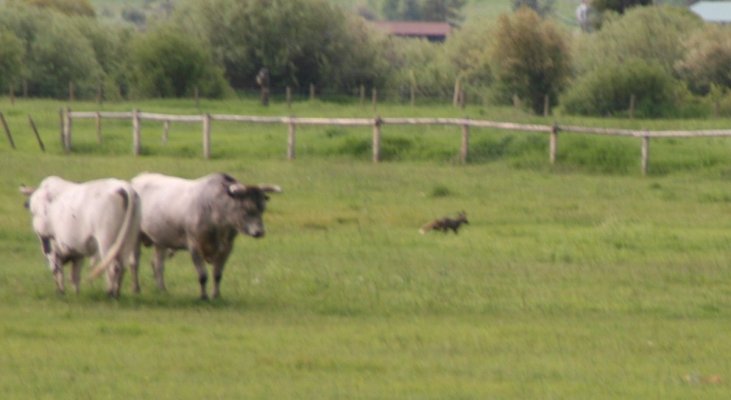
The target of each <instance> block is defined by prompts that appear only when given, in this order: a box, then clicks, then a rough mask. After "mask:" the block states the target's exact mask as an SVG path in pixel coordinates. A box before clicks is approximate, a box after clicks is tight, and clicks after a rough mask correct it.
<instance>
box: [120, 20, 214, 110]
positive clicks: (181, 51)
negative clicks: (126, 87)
mask: <svg viewBox="0 0 731 400" xmlns="http://www.w3.org/2000/svg"><path fill="white" fill-rule="evenodd" d="M131 65H132V77H131V89H132V93H133V95H134V96H143V97H183V96H191V95H193V93H194V91H195V90H196V89H198V90H199V91H200V93H201V94H202V95H205V96H208V97H214V98H215V97H221V96H224V95H225V94H227V85H226V82H225V80H224V78H223V74H222V71H220V70H219V69H218V68H217V67H216V65H215V64H214V63H213V62H212V60H211V59H210V56H209V54H208V53H207V52H206V50H205V48H204V47H203V45H202V44H201V43H199V42H197V41H196V40H194V39H193V38H191V37H189V36H187V35H186V34H185V33H184V32H182V31H179V30H176V29H172V28H167V27H165V28H160V29H159V30H157V31H155V32H151V33H148V34H146V35H145V36H143V37H138V38H137V40H136V41H135V42H134V43H133V45H132V50H131Z"/></svg>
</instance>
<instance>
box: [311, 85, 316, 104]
mask: <svg viewBox="0 0 731 400" xmlns="http://www.w3.org/2000/svg"><path fill="white" fill-rule="evenodd" d="M310 100H315V85H314V84H313V83H310Z"/></svg>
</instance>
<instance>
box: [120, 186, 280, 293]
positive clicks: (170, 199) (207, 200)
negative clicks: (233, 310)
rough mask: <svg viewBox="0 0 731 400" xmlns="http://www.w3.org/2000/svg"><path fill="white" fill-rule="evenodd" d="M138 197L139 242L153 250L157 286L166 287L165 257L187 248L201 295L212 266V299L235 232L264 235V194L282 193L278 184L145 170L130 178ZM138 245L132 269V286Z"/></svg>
mask: <svg viewBox="0 0 731 400" xmlns="http://www.w3.org/2000/svg"><path fill="white" fill-rule="evenodd" d="M132 186H133V187H134V189H135V191H137V193H139V195H140V198H141V199H142V204H143V205H144V206H143V207H142V226H141V233H140V242H141V243H143V244H145V245H146V246H150V245H153V246H154V248H155V254H154V259H153V262H152V268H153V271H154V273H155V279H156V280H157V286H158V288H159V289H160V290H165V281H164V277H163V275H164V263H165V256H166V255H167V254H168V253H169V252H171V251H175V250H188V251H189V252H190V254H191V257H192V259H193V264H195V268H196V270H197V272H198V282H199V283H200V292H201V298H202V299H207V298H208V294H207V292H206V283H207V281H208V274H207V272H206V265H205V263H206V262H208V263H210V264H212V265H213V277H214V287H213V297H214V298H215V297H218V296H219V295H220V290H219V288H220V283H221V278H222V277H223V267H224V265H225V264H226V260H227V259H228V256H229V254H230V253H231V250H232V248H233V241H234V238H235V237H236V235H237V233H239V232H240V233H243V234H245V235H249V236H252V237H255V238H261V237H263V236H264V224H263V222H262V218H261V217H262V213H264V210H265V208H266V201H267V200H268V199H269V197H268V196H267V195H266V193H268V192H281V189H280V188H279V186H276V185H244V184H241V183H239V182H238V181H236V179H234V178H232V177H231V176H229V175H227V174H211V175H207V176H204V177H202V178H199V179H195V180H188V179H182V178H177V177H172V176H166V175H160V174H151V173H143V174H140V175H138V176H137V177H135V178H134V179H132ZM139 253H140V251H139V245H138V248H137V251H136V252H135V261H134V262H133V263H132V266H131V269H132V274H133V279H134V281H135V283H134V284H135V286H136V287H139V284H138V283H137V282H138V278H137V271H138V265H139Z"/></svg>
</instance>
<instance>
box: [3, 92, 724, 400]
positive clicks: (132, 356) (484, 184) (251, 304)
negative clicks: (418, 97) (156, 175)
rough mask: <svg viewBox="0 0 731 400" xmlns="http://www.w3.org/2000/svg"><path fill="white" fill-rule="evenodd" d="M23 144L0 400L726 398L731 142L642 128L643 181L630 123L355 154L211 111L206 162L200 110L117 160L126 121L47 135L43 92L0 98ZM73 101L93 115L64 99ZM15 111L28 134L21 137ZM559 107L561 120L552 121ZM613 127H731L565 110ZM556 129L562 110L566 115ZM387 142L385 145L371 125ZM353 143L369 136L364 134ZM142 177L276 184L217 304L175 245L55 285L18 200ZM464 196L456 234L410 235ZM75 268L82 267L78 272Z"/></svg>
mask: <svg viewBox="0 0 731 400" xmlns="http://www.w3.org/2000/svg"><path fill="white" fill-rule="evenodd" d="M0 101H2V103H0V104H4V105H3V106H2V109H0V111H2V112H3V114H4V115H5V116H6V118H7V119H8V121H9V125H10V127H11V129H13V134H14V138H15V141H16V145H17V150H11V149H10V148H9V146H8V145H7V144H6V143H2V145H0V183H1V184H0V221H2V223H0V254H2V255H3V256H4V257H5V261H4V262H3V263H0V315H1V316H2V318H0V393H3V395H2V397H3V398H4V399H27V398H38V399H86V398H89V399H99V398H108V399H128V398H154V399H194V398H202V397H212V398H225V399H228V398H261V399H272V398H315V399H329V398H332V399H335V398H339V399H340V398H356V399H357V398H368V399H376V398H377V399H381V398H392V399H472V398H479V399H483V398H497V399H547V398H561V399H566V398H575V399H587V398H591V399H618V398H623V399H625V398H632V399H688V398H703V399H726V398H728V397H729V395H730V394H731V387H730V385H731V361H729V358H728V356H727V354H728V353H729V352H730V351H731V341H729V340H728V330H729V329H730V328H731V311H729V310H731V267H730V266H729V264H730V263H731V250H730V247H731V235H730V234H729V230H730V229H731V219H729V218H727V216H728V215H729V212H730V211H731V210H730V209H731V187H729V179H731V161H729V155H731V141H728V140H724V139H697V140H696V139H694V140H668V141H657V143H655V142H653V145H652V167H651V170H650V176H648V177H641V176H640V173H639V142H638V141H635V140H633V139H626V140H625V139H615V138H592V137H582V136H578V135H568V134H567V135H562V136H561V139H560V151H559V160H558V161H559V162H558V163H557V165H555V166H550V165H548V162H547V158H548V156H547V149H546V147H547V139H546V138H545V137H543V136H541V135H538V134H536V135H533V134H527V133H512V134H505V133H500V132H495V131H490V130H485V131H475V132H474V133H473V141H472V145H473V153H472V154H473V159H472V162H471V163H469V164H468V165H459V164H458V163H456V162H455V159H456V153H457V149H458V146H459V133H458V132H453V130H450V129H447V128H431V129H424V130H422V131H412V130H409V129H403V128H398V127H385V128H384V141H386V142H388V145H389V146H390V147H389V148H390V150H389V151H390V152H389V153H388V154H389V157H388V159H387V161H386V162H383V163H380V164H377V165H376V164H372V163H371V162H370V161H369V159H370V155H369V154H370V153H369V149H368V148H367V144H368V141H369V138H370V136H369V135H370V131H369V130H368V129H341V130H338V129H331V128H314V127H311V128H302V129H300V130H298V132H299V133H300V137H299V138H298V139H299V142H298V159H297V160H295V161H286V160H285V144H286V127H284V126H263V127H257V126H252V125H234V124H230V125H229V124H215V126H214V133H213V135H214V137H213V158H212V159H211V160H207V161H206V160H203V159H202V158H201V149H200V126H199V125H173V127H172V128H171V132H170V140H169V142H168V143H167V144H166V145H163V144H161V142H160V134H161V127H160V126H159V124H157V125H156V124H151V123H150V124H145V126H144V129H143V149H144V154H143V155H142V156H140V157H133V156H131V139H130V136H131V134H130V131H131V128H130V126H129V125H130V124H129V122H122V121H117V122H109V123H106V122H105V124H104V130H103V132H104V136H103V143H102V144H101V145H99V144H97V143H96V137H95V133H94V125H93V122H77V123H75V125H74V152H73V153H72V154H69V155H65V154H63V152H62V150H61V148H60V146H59V144H58V109H59V108H60V107H61V106H63V104H61V103H57V102H53V101H40V100H36V101H18V102H17V103H16V104H15V106H10V105H9V103H8V102H7V100H6V99H0ZM72 106H73V108H74V109H78V110H82V109H89V110H91V109H96V105H94V104H90V103H76V104H73V105H72ZM132 107H139V108H141V109H143V110H144V111H160V112H175V113H179V114H184V113H193V112H217V113H247V114H253V113H255V114H271V115H280V114H282V115H287V114H288V111H289V110H286V108H285V107H284V106H283V105H279V104H274V105H273V106H272V107H270V108H268V109H262V108H261V107H259V106H258V105H257V104H256V103H255V102H253V101H247V100H240V101H228V102H203V103H201V105H200V107H199V108H196V107H195V105H194V104H192V102H191V101H186V100H179V101H165V102H160V101H156V102H145V103H136V104H134V105H132V104H105V105H104V106H103V108H104V109H107V110H112V109H119V110H129V109H131V108H132ZM292 112H293V113H295V114H297V115H317V116H338V115H339V116H359V115H365V116H367V115H372V113H373V111H372V110H371V109H370V108H368V107H366V108H361V107H359V106H357V105H350V106H349V105H334V104H327V103H319V102H314V103H307V104H304V103H302V104H295V106H294V108H293V111H292ZM378 113H379V114H382V115H394V116H395V115H399V116H411V115H413V116H425V115H430V116H453V115H462V114H463V113H464V114H467V115H469V116H471V117H473V118H478V117H480V118H494V119H501V120H502V119H510V120H513V121H519V122H527V121H538V122H541V121H543V122H545V121H544V120H543V119H541V118H535V117H530V116H527V115H522V114H520V113H518V112H516V111H514V110H510V109H488V110H481V109H468V110H465V111H464V112H463V111H455V110H453V109H450V108H439V107H426V106H425V107H417V108H411V107H408V106H398V105H392V106H386V105H384V106H381V108H380V109H379V110H378ZM29 114H30V115H32V117H33V118H34V120H36V123H37V124H38V125H39V130H40V132H41V135H42V137H43V139H44V141H45V143H46V146H47V152H46V153H42V152H41V151H40V150H39V149H38V146H37V144H36V143H35V139H34V138H33V136H32V134H31V131H30V129H29V128H28V123H27V116H28V115H29ZM557 118H560V119H561V120H562V121H563V120H564V118H562V117H557ZM570 122H571V123H582V124H587V125H608V126H630V127H635V126H647V127H675V128H680V127H687V128H697V127H720V126H724V125H725V126H728V121H723V120H708V121H623V120H580V121H576V120H570ZM566 123H568V122H566ZM386 138H388V139H386ZM363 146H366V147H365V149H364V148H363ZM141 171H159V172H163V173H169V174H175V175H179V176H184V177H197V176H200V175H203V174H206V173H208V172H213V171H226V172H229V173H231V174H232V175H233V176H235V177H237V178H239V179H241V180H242V181H245V182H267V183H277V184H280V185H281V186H282V187H283V189H284V193H282V194H279V195H274V196H272V197H273V198H272V201H271V203H270V206H269V209H268V211H267V214H266V215H265V221H266V224H267V229H268V236H267V237H266V238H265V239H262V240H253V239H250V238H245V237H240V238H238V240H237V243H236V246H235V249H234V253H233V255H232V257H231V259H230V261H229V264H228V266H227V269H226V272H225V274H224V279H223V283H222V295H223V298H222V299H220V300H217V301H211V302H200V301H198V300H197V294H198V290H197V281H196V274H195V272H194V268H193V267H192V263H191V262H190V260H189V257H188V255H187V254H185V253H179V254H177V255H176V256H175V257H173V258H172V259H171V260H170V261H169V263H168V267H167V270H166V277H167V278H168V279H167V283H168V289H169V292H167V293H159V292H157V291H156V290H155V289H154V283H153V278H152V272H151V270H150V269H149V267H147V265H148V264H149V262H148V261H149V252H145V253H144V260H143V266H144V267H145V268H144V269H143V271H142V277H141V278H142V285H143V288H142V289H143V292H142V293H141V294H140V295H134V294H132V293H131V291H130V290H129V289H130V287H129V284H130V282H129V281H126V282H125V288H124V290H123V293H122V298H121V299H119V300H118V301H113V300H109V299H107V298H106V296H105V295H104V287H103V282H102V281H101V280H100V281H94V282H84V284H83V287H82V293H81V294H80V295H78V296H76V295H72V294H70V295H66V296H58V295H56V293H55V288H54V284H53V281H52V277H51V274H50V273H49V271H48V269H47V267H46V265H45V261H44V259H43V257H42V255H41V253H40V251H39V250H40V249H39V246H38V243H37V239H36V238H35V237H34V236H33V234H32V232H31V228H30V218H29V216H28V213H27V211H26V210H25V209H24V208H23V207H22V203H23V198H22V196H21V195H20V194H19V193H18V192H17V187H18V186H19V185H20V184H22V183H26V184H36V183H37V182H39V181H40V180H41V179H42V178H43V177H44V176H47V175H50V174H57V175H61V176H64V177H66V178H68V179H73V180H86V179H93V178H99V177H107V176H116V177H119V178H125V179H128V178H131V177H133V176H134V175H136V174H137V173H139V172H141ZM461 210H465V211H466V212H467V215H468V217H469V219H470V224H469V225H467V226H466V227H464V228H463V229H462V230H461V233H460V234H459V235H452V234H449V235H443V234H441V233H431V234H428V235H423V236H422V235H420V234H419V233H418V229H419V227H420V226H421V225H422V224H424V223H426V222H427V221H429V220H431V219H433V218H435V217H439V216H443V215H447V214H455V213H456V212H458V211H461ZM84 272H88V271H84Z"/></svg>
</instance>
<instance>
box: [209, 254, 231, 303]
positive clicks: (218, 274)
mask: <svg viewBox="0 0 731 400" xmlns="http://www.w3.org/2000/svg"><path fill="white" fill-rule="evenodd" d="M229 254H231V247H229V248H228V250H227V251H224V252H223V253H221V254H219V256H218V257H216V259H215V260H214V261H213V298H214V299H216V298H218V297H221V292H220V287H221V279H223V267H224V266H225V265H226V260H228V256H229Z"/></svg>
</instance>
